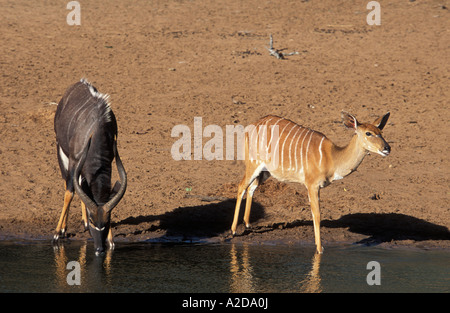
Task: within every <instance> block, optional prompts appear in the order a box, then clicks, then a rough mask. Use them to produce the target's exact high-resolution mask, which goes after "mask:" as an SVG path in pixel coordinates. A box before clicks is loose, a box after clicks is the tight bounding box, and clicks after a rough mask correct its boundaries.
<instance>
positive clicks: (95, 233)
mask: <svg viewBox="0 0 450 313" xmlns="http://www.w3.org/2000/svg"><path fill="white" fill-rule="evenodd" d="M90 144H91V138H90V139H89V141H88V143H87V144H86V146H85V148H84V150H83V152H82V154H81V158H80V159H79V161H78V163H77V165H76V167H75V175H74V176H73V184H74V187H75V191H76V193H77V194H78V196H79V197H80V198H81V200H82V201H83V203H84V204H85V205H86V209H87V217H88V227H89V232H90V234H91V236H92V238H93V239H94V248H95V254H97V255H98V254H101V253H102V252H103V251H104V250H105V244H106V243H108V246H109V247H110V248H112V247H114V243H113V240H112V235H111V231H110V230H111V229H110V227H111V211H112V210H113V209H114V207H116V205H117V204H118V203H119V201H120V200H121V199H122V197H123V195H124V193H125V190H126V188H127V174H126V172H125V169H124V167H123V164H122V161H121V160H120V157H119V153H118V152H117V142H116V140H114V144H113V146H114V147H113V149H114V155H115V158H116V165H117V170H118V172H119V177H120V182H119V181H117V182H116V183H115V185H114V188H113V189H112V190H111V192H110V195H109V201H108V202H106V203H96V202H95V201H94V200H93V199H92V198H91V197H90V196H88V195H87V193H86V192H85V191H84V190H83V189H85V188H86V187H87V184H84V186H83V187H82V186H81V185H80V181H81V179H80V174H81V170H82V168H83V165H84V163H85V161H86V157H87V154H88V151H89V147H90ZM88 193H89V192H88Z"/></svg>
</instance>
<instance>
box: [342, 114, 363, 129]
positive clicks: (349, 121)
mask: <svg viewBox="0 0 450 313" xmlns="http://www.w3.org/2000/svg"><path fill="white" fill-rule="evenodd" d="M341 117H342V123H344V126H345V127H347V128H350V129H353V130H356V129H357V128H358V125H359V122H358V121H357V120H356V117H354V116H353V115H351V114H350V113H347V112H345V111H342V112H341Z"/></svg>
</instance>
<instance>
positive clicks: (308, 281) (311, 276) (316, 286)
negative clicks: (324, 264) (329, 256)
mask: <svg viewBox="0 0 450 313" xmlns="http://www.w3.org/2000/svg"><path fill="white" fill-rule="evenodd" d="M321 258H322V254H319V253H314V256H313V258H312V268H311V271H310V272H309V273H308V275H307V276H306V278H305V280H304V281H303V282H302V285H301V286H300V291H301V292H309V293H313V292H314V293H316V292H322V286H321V284H320V282H321V279H320V273H319V268H320V260H321Z"/></svg>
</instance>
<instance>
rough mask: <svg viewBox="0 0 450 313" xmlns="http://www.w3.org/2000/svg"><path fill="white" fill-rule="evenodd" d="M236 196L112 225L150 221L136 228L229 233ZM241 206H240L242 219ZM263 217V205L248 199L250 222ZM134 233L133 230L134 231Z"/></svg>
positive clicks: (170, 233) (192, 234)
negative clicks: (147, 224)
mask: <svg viewBox="0 0 450 313" xmlns="http://www.w3.org/2000/svg"><path fill="white" fill-rule="evenodd" d="M235 205H236V199H228V200H224V201H221V202H218V203H208V204H205V205H196V206H184V207H178V208H176V209H174V210H173V211H170V212H167V213H164V214H161V215H147V216H142V215H141V216H137V217H129V218H126V219H124V220H122V221H119V222H117V223H115V224H113V225H112V226H120V225H139V224H143V223H153V222H157V221H159V225H158V224H156V223H153V225H151V226H150V227H149V228H148V229H145V230H141V231H137V233H140V232H143V231H156V230H165V231H166V233H165V235H164V236H165V237H183V238H186V239H192V238H211V237H216V236H227V235H229V232H230V228H231V224H232V222H233V216H234V209H235ZM243 211H244V210H243V209H241V210H240V213H241V216H240V220H242V215H243ZM263 217H264V207H263V206H262V205H260V204H259V203H258V202H255V201H254V202H253V203H252V214H251V217H250V222H256V221H257V220H259V219H261V218H263ZM137 233H135V234H137Z"/></svg>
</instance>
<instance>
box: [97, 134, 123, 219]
mask: <svg viewBox="0 0 450 313" xmlns="http://www.w3.org/2000/svg"><path fill="white" fill-rule="evenodd" d="M114 155H115V157H116V165H117V171H118V172H119V178H120V189H119V191H118V192H117V193H116V194H115V195H114V196H113V197H112V198H111V199H110V200H109V201H108V202H107V203H106V204H105V205H104V206H103V207H104V208H105V209H106V211H111V210H112V209H114V207H115V206H116V205H117V204H118V203H119V201H120V200H121V199H122V197H123V195H124V194H125V190H126V189H127V173H126V172H125V168H124V167H123V164H122V161H121V160H120V156H119V152H118V151H117V141H116V140H114Z"/></svg>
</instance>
